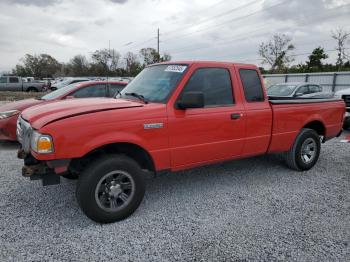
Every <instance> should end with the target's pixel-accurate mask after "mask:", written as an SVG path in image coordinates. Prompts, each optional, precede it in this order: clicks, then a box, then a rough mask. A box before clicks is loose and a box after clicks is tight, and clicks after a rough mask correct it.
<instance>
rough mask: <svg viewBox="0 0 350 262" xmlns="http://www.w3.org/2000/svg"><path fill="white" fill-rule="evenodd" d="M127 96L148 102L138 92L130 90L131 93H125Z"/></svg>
mask: <svg viewBox="0 0 350 262" xmlns="http://www.w3.org/2000/svg"><path fill="white" fill-rule="evenodd" d="M125 95H127V96H133V97H136V98H138V99H139V100H141V101H142V102H144V103H145V104H148V101H147V100H146V99H145V97H144V96H143V95H140V94H138V93H135V92H132V93H125Z"/></svg>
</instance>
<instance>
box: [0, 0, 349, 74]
mask: <svg viewBox="0 0 350 262" xmlns="http://www.w3.org/2000/svg"><path fill="white" fill-rule="evenodd" d="M158 28H159V29H160V52H161V53H163V52H167V53H170V55H171V56H172V60H174V61H176V60H217V61H233V62H244V63H253V64H258V65H261V60H260V58H259V55H258V46H259V44H260V43H261V42H266V41H268V39H269V38H271V36H272V35H273V34H276V33H280V34H286V35H288V36H289V37H290V38H291V39H292V42H293V44H294V45H295V50H294V51H293V53H294V58H295V61H294V63H301V62H304V61H305V60H306V59H307V56H308V54H309V53H311V52H312V50H313V49H314V48H315V47H318V46H321V47H323V48H324V49H325V50H330V51H328V52H327V53H328V54H329V56H330V57H329V59H328V60H327V62H334V61H335V58H336V52H335V51H332V50H334V49H335V47H336V42H335V40H334V39H332V38H331V31H332V30H335V29H337V28H344V29H345V30H349V31H350V0H246V1H242V0H191V1H188V0H31V1H29V0H0V35H1V37H0V72H6V71H10V70H11V69H12V68H14V66H15V65H16V64H18V63H19V62H20V59H21V57H23V56H24V55H25V54H26V53H29V54H41V53H47V54H50V55H52V56H53V57H55V58H56V59H57V60H58V61H59V62H68V61H69V60H70V59H71V58H72V57H73V56H74V55H77V54H82V55H85V56H87V57H89V56H90V55H91V53H92V52H94V51H95V50H98V49H102V48H108V47H109V43H110V46H111V48H114V49H115V50H116V51H118V52H119V53H121V55H122V57H123V55H124V54H125V53H126V52H128V51H132V52H135V53H138V51H139V49H141V48H142V47H153V48H156V47H157V40H156V36H157V29H158ZM348 46H349V47H350V43H348Z"/></svg>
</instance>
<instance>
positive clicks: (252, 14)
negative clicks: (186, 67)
mask: <svg viewBox="0 0 350 262" xmlns="http://www.w3.org/2000/svg"><path fill="white" fill-rule="evenodd" d="M287 1H290V0H283V1H281V2H279V3H277V4H274V5H271V6H269V7H266V8H263V9H260V10H258V11H255V12H253V13H250V14H247V15H243V16H239V17H235V18H233V19H230V20H227V21H225V22H222V23H219V24H215V25H212V26H209V27H206V28H203V29H199V30H196V31H193V32H189V33H186V34H183V35H178V36H175V37H170V38H166V39H164V40H163V42H166V41H169V40H171V39H174V38H176V39H179V38H183V37H186V36H188V35H193V34H196V33H199V32H203V31H207V30H209V29H212V28H216V27H218V26H222V25H226V24H230V23H232V22H236V21H239V20H242V19H243V20H244V19H246V18H249V17H252V16H254V15H256V14H259V13H263V12H266V11H267V10H270V9H273V8H275V7H277V6H280V5H282V4H284V3H285V2H287Z"/></svg>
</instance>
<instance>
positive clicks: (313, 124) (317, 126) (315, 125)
mask: <svg viewBox="0 0 350 262" xmlns="http://www.w3.org/2000/svg"><path fill="white" fill-rule="evenodd" d="M302 128H309V129H312V130H315V131H316V132H317V134H318V135H320V136H325V135H326V127H325V125H324V124H323V122H322V121H320V120H313V121H310V122H308V123H307V124H305V125H304V126H303V127H302Z"/></svg>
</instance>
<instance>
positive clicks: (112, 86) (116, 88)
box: [109, 84, 125, 97]
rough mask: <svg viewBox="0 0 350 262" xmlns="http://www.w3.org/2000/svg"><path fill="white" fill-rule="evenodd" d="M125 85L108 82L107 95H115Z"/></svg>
mask: <svg viewBox="0 0 350 262" xmlns="http://www.w3.org/2000/svg"><path fill="white" fill-rule="evenodd" d="M124 87H125V85H119V84H110V85H109V97H115V96H116V95H117V94H119V93H120V92H121V91H122V90H123V88H124Z"/></svg>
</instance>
